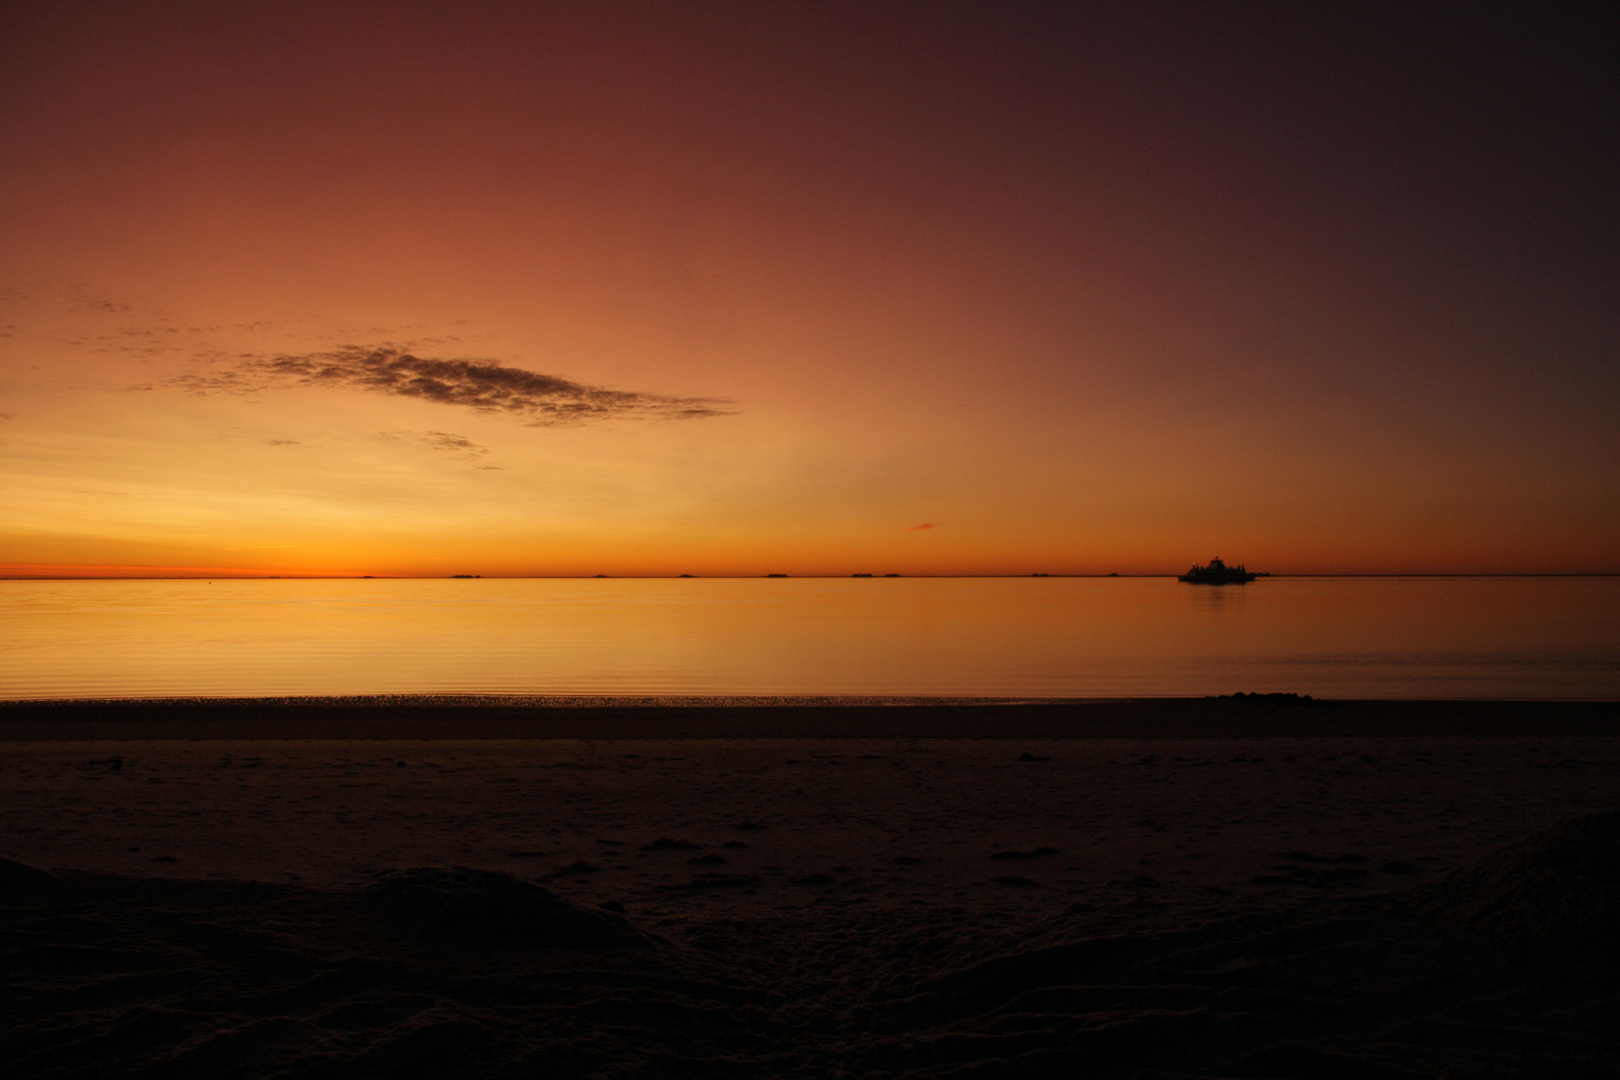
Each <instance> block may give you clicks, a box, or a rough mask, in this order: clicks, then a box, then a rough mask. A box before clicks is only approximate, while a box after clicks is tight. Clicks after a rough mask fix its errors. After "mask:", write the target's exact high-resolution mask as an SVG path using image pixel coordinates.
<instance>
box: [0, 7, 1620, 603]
mask: <svg viewBox="0 0 1620 1080" xmlns="http://www.w3.org/2000/svg"><path fill="white" fill-rule="evenodd" d="M1616 21H1617V20H1616V16H1615V15H1614V14H1613V10H1612V9H1608V8H1605V7H1603V6H1591V7H1584V6H1558V5H1553V4H1542V3H1538V4H1526V5H1493V4H1486V3H1470V4H1446V3H1432V4H1422V5H1412V4H1357V3H1344V4H1336V5H1314V4H1310V5H1307V4H1294V3H1282V4H1270V3H1218V4H1216V3H1210V4H1195V3H1170V4H1167V3H1117V4H1116V3H1095V4H1082V3H1063V4H1034V3H1016V2H997V3H967V4H951V3H944V2H940V3H927V4H920V3H851V4H840V3H809V4H796V3H772V2H765V0H749V2H742V3H705V2H683V3H648V4H628V3H612V2H590V3H564V4H545V3H517V4H503V3H499V2H489V3H480V4H475V5H452V4H442V3H407V2H397V3H365V2H348V3H343V2H339V3H331V2H322V3H308V4H302V3H277V4H259V5H236V4H231V5H221V4H211V3H200V2H199V3H134V2H132V3H95V2H86V3H74V4H61V3H29V2H13V3H8V4H6V5H3V6H0V146H3V147H4V148H5V150H4V152H3V153H0V417H3V418H0V575H9V576H39V575H44V576H50V575H80V574H86V575H119V574H130V575H166V574H168V575H197V574H205V575H211V576H212V575H219V576H224V575H227V574H232V573H237V574H257V573H268V574H374V575H390V574H405V575H446V574H454V573H477V574H482V575H484V576H498V575H571V574H597V573H605V574H610V575H638V574H648V575H661V574H679V573H692V574H696V575H732V574H734V575H751V574H763V573H773V572H776V573H789V574H796V575H797V574H835V575H846V574H850V573H862V572H874V573H887V572H897V573H905V574H1025V573H1033V572H1042V573H1053V574H1070V573H1075V574H1085V573H1110V572H1118V573H1165V572H1173V571H1180V570H1184V569H1185V568H1186V566H1187V565H1189V564H1190V563H1192V562H1193V561H1195V560H1196V561H1200V562H1201V561H1204V560H1205V559H1207V558H1209V557H1210V556H1212V555H1217V554H1219V555H1222V556H1224V557H1225V558H1227V559H1228V560H1229V561H1241V562H1246V563H1247V564H1248V565H1249V567H1250V568H1252V569H1266V570H1270V571H1273V572H1276V573H1521V572H1533V573H1566V572H1567V573H1588V572H1605V573H1614V572H1620V424H1617V423H1616V413H1617V407H1616V403H1617V402H1620V350H1617V346H1620V243H1617V240H1620V199H1617V198H1616V197H1615V192H1616V191H1620V108H1617V106H1620V78H1617V61H1616V60H1615V57H1616V56H1617V55H1620V51H1617V49H1616V44H1617V35H1616V33H1615V31H1616Z"/></svg>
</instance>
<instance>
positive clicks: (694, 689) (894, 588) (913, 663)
mask: <svg viewBox="0 0 1620 1080" xmlns="http://www.w3.org/2000/svg"><path fill="white" fill-rule="evenodd" d="M0 596H3V597H4V603H3V605H0V697H6V698H44V697H126V696H130V697H140V696H171V695H172V696H193V695H196V696H258V695H272V696H279V695H303V694H311V695H328V694H382V693H427V694H449V693H471V694H607V695H643V694H649V695H951V696H958V695H960V696H979V695H983V696H1012V697H1025V696H1027V697H1127V696H1128V697H1136V696H1197V695H1204V694H1217V693H1232V692H1235V691H1239V690H1244V691H1260V692H1288V691H1291V692H1297V693H1309V694H1315V695H1317V696H1328V697H1382V698H1402V697H1409V698H1485V697H1505V698H1609V699H1613V698H1620V579H1615V578H1271V579H1262V580H1260V581H1257V582H1255V583H1253V584H1250V585H1246V586H1224V587H1211V586H1196V585H1184V584H1181V583H1178V582H1176V581H1175V580H1174V579H1170V578H898V579H896V578H872V579H864V578H863V579H813V578H788V579H769V580H766V579H684V580H683V579H674V580H670V579H634V580H621V579H584V580H579V579H566V580H555V579H512V580H499V579H487V578H486V579H474V580H434V579H424V580H404V581H401V580H373V581H359V580H342V581H294V580H280V581H215V582H213V583H211V584H210V583H206V582H201V581H44V582H41V581H7V582H0Z"/></svg>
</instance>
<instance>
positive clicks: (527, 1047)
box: [0, 703, 1620, 1078]
mask: <svg viewBox="0 0 1620 1080" xmlns="http://www.w3.org/2000/svg"><path fill="white" fill-rule="evenodd" d="M1110 708H1111V709H1113V710H1115V711H1113V712H1110V713H1108V714H1107V715H1106V716H1099V715H1098V714H1090V717H1089V720H1088V718H1087V714H1085V713H1083V712H1082V713H1079V714H1073V713H1071V714H1070V717H1071V719H1070V723H1071V730H1072V731H1076V732H1078V733H1080V734H1085V732H1086V731H1087V730H1089V731H1090V732H1092V733H1093V735H1092V736H1091V737H1071V738H1058V737H1054V733H1053V732H1052V731H1051V730H1050V729H1049V726H1048V725H1051V724H1053V723H1055V722H1057V720H1058V719H1059V718H1058V717H1057V716H1056V714H1052V713H1048V714H1045V715H1040V716H1031V715H1029V714H1023V715H1020V714H1018V713H1017V711H1016V710H1014V711H1013V712H1011V713H1010V714H1009V713H1007V712H1006V710H1003V712H1002V713H1001V714H986V715H989V716H991V718H992V719H994V718H995V716H998V715H999V716H1001V717H1002V720H1001V722H1000V724H999V732H1000V733H1001V734H1003V735H1005V734H1006V733H1007V732H1008V731H1009V730H1012V731H1015V732H1016V731H1022V732H1024V733H1025V734H1021V735H1019V737H1016V738H1009V737H1002V738H947V739H940V738H920V737H910V731H909V730H908V729H907V728H906V727H905V725H915V724H917V723H919V722H920V720H922V719H925V717H923V716H922V715H921V714H918V713H909V714H906V715H903V716H901V715H896V716H893V717H892V718H890V719H884V718H883V717H882V716H877V717H873V718H868V719H867V720H866V724H867V727H868V728H869V729H871V728H878V727H879V723H880V722H881V723H887V724H890V725H891V727H890V728H889V730H888V732H887V733H886V732H884V731H882V730H881V729H880V730H877V731H875V732H874V734H876V735H884V734H889V735H893V734H894V733H895V731H896V730H898V731H899V732H900V735H899V736H898V737H873V738H866V739H862V738H851V737H847V736H848V735H849V734H850V732H849V731H848V730H847V728H846V727H840V725H847V724H849V723H850V722H851V716H850V715H849V714H838V715H836V716H834V717H833V720H834V722H833V723H830V724H829V723H822V725H821V726H822V728H823V730H832V731H833V732H835V733H836V734H838V735H840V736H843V737H838V738H785V737H781V735H782V732H783V730H784V725H785V726H786V730H791V728H792V725H794V724H799V725H801V726H802V725H804V724H805V722H806V721H805V717H806V716H808V715H809V714H804V713H800V714H798V715H797V717H795V716H793V715H787V716H782V715H777V714H780V713H782V712H783V710H775V712H774V713H771V714H770V715H769V716H766V719H767V720H768V721H769V724H770V725H777V726H776V727H774V728H771V727H769V726H768V725H765V724H762V725H759V726H758V727H756V729H755V730H756V731H757V730H759V729H760V727H764V728H765V729H766V730H768V731H771V732H772V733H773V737H768V738H742V737H739V738H729V739H725V738H717V739H702V738H667V737H665V738H633V737H628V736H626V735H625V732H623V731H620V732H619V733H618V734H620V735H621V736H625V737H620V738H616V739H592V740H587V739H578V738H550V739H515V738H505V739H468V738H413V739H405V740H376V739H353V738H348V739H343V738H327V739H306V740H287V739H278V740H264V739H259V740H255V739H249V738H242V737H241V736H243V735H248V734H252V732H251V731H250V730H244V729H243V728H241V727H240V725H239V723H238V722H239V721H240V718H241V717H242V715H243V713H242V712H240V711H237V712H234V713H233V712H230V711H229V710H226V711H225V712H223V713H221V712H219V710H217V709H216V710H215V713H214V714H211V715H212V716H213V719H212V720H211V721H210V722H212V723H214V724H215V725H216V726H215V728H214V729H213V730H211V731H207V730H204V731H201V733H202V734H211V735H213V736H214V738H211V739H200V740H194V741H193V740H175V739H167V740H162V739H158V740H154V739H151V738H145V737H136V738H127V739H109V738H107V731H106V730H103V729H97V728H94V725H98V724H99V725H108V724H112V725H115V727H114V729H113V733H114V734H124V735H131V736H150V735H152V734H154V732H153V731H152V730H151V729H150V728H149V727H148V728H146V729H142V728H140V727H139V726H131V725H132V724H162V723H169V724H182V725H183V724H185V723H191V724H192V725H193V727H192V728H191V733H192V734H197V733H198V731H199V729H198V728H197V727H196V726H195V725H196V724H198V723H200V722H202V720H203V719H206V718H205V717H202V716H201V714H197V713H192V714H191V715H190V717H189V719H188V718H187V717H186V716H185V715H177V714H184V713H185V709H184V708H179V709H177V710H175V711H174V712H171V713H170V714H169V715H167V717H166V716H165V715H164V714H162V713H161V711H159V712H152V711H150V710H148V711H147V712H145V713H142V714H141V715H139V716H134V717H132V716H131V714H129V713H128V712H124V713H119V712H118V711H117V710H107V709H103V710H101V711H100V712H97V711H96V710H94V709H88V710H87V709H86V708H83V707H81V709H80V711H79V712H78V713H77V714H75V715H74V716H68V715H66V714H64V713H63V712H61V711H57V712H55V713H51V712H50V710H45V711H44V712H41V711H40V710H37V709H25V710H22V711H21V712H13V713H11V714H9V715H10V719H9V720H8V719H6V717H5V716H3V715H0V738H3V737H4V733H5V732H7V731H8V730H9V732H10V733H11V734H12V735H13V736H15V735H18V734H21V735H23V736H25V738H24V739H23V740H21V741H10V742H5V741H0V837H3V845H4V846H3V848H0V852H3V854H5V855H8V856H10V857H11V858H12V859H14V860H16V862H14V863H4V864H0V934H3V938H4V940H3V944H0V952H3V957H4V958H3V962H0V969H3V970H4V971H5V972H6V974H5V977H4V991H3V993H4V998H3V1000H0V1015H3V1016H4V1017H5V1019H4V1020H3V1021H0V1026H3V1033H4V1042H3V1045H0V1073H3V1074H4V1075H6V1076H8V1077H9V1076H18V1077H32V1076H64V1077H66V1076H130V1075H150V1076H154V1077H156V1076H163V1077H186V1076H198V1077H215V1076H244V1077H258V1076H266V1077H269V1076H287V1077H293V1076H299V1077H302V1076H311V1077H314V1076H354V1077H369V1076H434V1077H441V1076H615V1077H616V1076H624V1077H633V1076H653V1077H658V1076H721V1075H737V1076H827V1077H834V1076H848V1077H891V1076H914V1077H944V1076H954V1077H968V1076H972V1077H1020V1076H1054V1077H1056V1076H1062V1077H1069V1076H1099V1077H1112V1076H1120V1077H1162V1076H1176V1077H1180V1076H1185V1077H1256V1078H1258V1077H1341V1076H1342V1077H1403V1076H1456V1077H1463V1076H1485V1077H1513V1076H1526V1077H1541V1076H1546V1077H1582V1076H1592V1077H1599V1076H1603V1077H1609V1076H1614V1075H1620V1035H1617V1034H1616V1033H1617V1032H1620V982H1617V980H1616V979H1615V977H1614V972H1615V971H1616V965H1620V738H1617V737H1616V736H1615V735H1613V734H1610V733H1609V732H1611V731H1613V730H1615V728H1614V709H1613V707H1612V706H1609V707H1585V708H1584V709H1582V708H1576V707H1569V708H1567V709H1564V710H1557V709H1553V710H1551V711H1548V709H1547V707H1545V706H1524V707H1506V706H1493V707H1490V708H1489V709H1487V708H1486V707H1484V706H1480V707H1447V706H1436V707H1434V708H1433V709H1432V710H1430V711H1428V712H1426V713H1425V712H1423V710H1422V708H1421V707H1418V706H1413V707H1411V709H1412V710H1415V711H1409V712H1407V713H1405V714H1401V713H1399V711H1398V710H1397V712H1396V713H1395V714H1394V715H1396V716H1397V717H1399V716H1400V715H1405V716H1406V717H1407V720H1408V724H1407V726H1408V728H1410V729H1413V730H1418V731H1420V732H1422V733H1421V734H1417V735H1410V736H1401V735H1395V734H1390V733H1388V732H1387V731H1384V730H1383V729H1382V728H1381V727H1379V726H1378V725H1387V724H1388V723H1389V722H1390V717H1391V715H1392V714H1391V712H1390V710H1389V709H1383V710H1382V711H1380V710H1379V709H1375V708H1372V707H1367V708H1365V709H1362V710H1361V712H1362V713H1365V714H1366V715H1361V716H1359V718H1358V710H1357V708H1350V707H1346V708H1344V709H1341V710H1331V709H1318V710H1305V709H1293V708H1289V709H1280V710H1279V709H1259V708H1252V707H1251V708H1249V709H1248V710H1247V711H1244V710H1243V709H1236V710H1235V711H1234V708H1233V707H1229V706H1220V707H1218V708H1216V707H1205V708H1206V711H1205V712H1204V713H1203V714H1202V716H1201V717H1200V714H1199V712H1198V709H1197V708H1196V707H1193V708H1190V709H1189V710H1186V711H1183V712H1181V713H1179V714H1177V713H1176V712H1175V709H1174V708H1173V707H1171V706H1168V705H1166V704H1165V703H1155V704H1153V705H1152V706H1149V707H1143V708H1142V709H1141V710H1140V711H1139V717H1140V719H1141V720H1142V725H1139V727H1140V726H1144V725H1146V726H1150V725H1152V724H1158V725H1160V728H1159V730H1158V731H1157V732H1155V733H1153V734H1152V735H1151V736H1150V737H1140V736H1138V737H1122V736H1121V735H1119V734H1117V733H1115V734H1110V733H1109V732H1110V731H1115V730H1116V729H1111V728H1109V727H1108V725H1110V724H1122V723H1128V722H1129V719H1130V708H1129V707H1128V706H1123V705H1120V706H1111V707H1110ZM1211 710H1213V711H1211ZM1492 710H1494V711H1492ZM284 711H285V710H284ZM671 711H672V710H664V711H663V713H661V714H654V715H652V716H651V717H648V716H640V717H632V718H630V720H627V721H623V722H624V723H635V724H641V725H644V726H645V725H649V724H652V725H654V727H653V728H651V729H648V730H652V731H653V732H654V733H660V732H662V733H668V732H670V731H671V728H670V726H669V725H670V724H677V725H679V724H682V723H684V724H686V725H687V727H686V728H685V730H687V731H692V730H693V729H694V726H697V727H701V726H702V725H705V724H710V723H716V722H723V723H731V724H737V723H740V722H741V721H739V720H738V719H737V717H736V716H735V715H733V716H731V717H730V718H726V717H721V718H720V719H719V720H712V719H704V718H700V717H697V716H696V714H691V715H688V716H686V717H674V718H671V717H670V716H669V715H668V713H669V712H671ZM765 712H766V713H770V710H766V711H765ZM890 712H891V713H893V712H894V710H890ZM0 713H4V710H0ZM273 713H274V710H271V713H264V714H261V715H260V716H259V718H258V719H259V720H260V721H261V722H264V721H266V718H268V719H269V720H274V719H275V717H274V715H272V714H273ZM832 713H836V710H832V711H831V712H830V713H829V715H832ZM1307 713H1309V717H1306V714H1307ZM1328 713H1331V714H1332V715H1333V717H1334V719H1331V720H1322V719H1321V717H1322V716H1323V715H1324V714H1328ZM1374 714H1376V715H1374ZM457 715H458V714H455V713H453V712H446V713H443V714H441V716H440V720H441V721H444V723H441V725H440V726H439V727H438V728H434V727H433V723H432V721H433V716H432V715H431V714H430V713H428V712H422V713H418V714H416V715H415V716H414V720H415V722H417V723H418V725H419V726H418V727H417V728H416V729H415V732H414V733H415V734H419V735H433V734H439V735H444V734H448V733H459V734H465V733H466V731H467V728H466V724H465V722H464V720H462V721H458V720H457V719H456V716H457ZM762 715H764V714H762ZM952 715H953V716H956V717H958V720H957V721H956V722H959V723H967V720H968V718H964V717H963V714H952ZM1289 715H1295V716H1298V717H1305V719H1301V720H1300V721H1299V723H1301V724H1303V723H1307V722H1308V723H1309V724H1311V725H1314V726H1312V727H1308V728H1306V729H1305V730H1307V731H1308V732H1311V733H1309V734H1297V733H1281V732H1279V731H1278V728H1279V726H1280V727H1282V728H1283V729H1284V731H1285V732H1286V731H1287V730H1288V717H1289ZM660 716H662V719H659V717H660ZM1075 716H1079V719H1080V722H1079V723H1077V722H1076V721H1075V720H1074V717H1075ZM1212 717H1213V718H1214V719H1217V720H1219V721H1220V722H1221V724H1222V725H1223V726H1224V729H1225V730H1227V731H1235V732H1237V734H1235V735H1227V736H1224V737H1213V736H1212V734H1211V732H1210V730H1209V728H1210V727H1211V724H1210V723H1208V721H1209V720H1210V719H1211V718H1212ZM1245 717H1248V718H1250V719H1248V720H1245ZM1413 717H1418V718H1419V719H1420V720H1421V721H1422V722H1413V721H1412V718H1413ZM233 718H234V719H233ZM1312 718H1314V719H1312ZM380 719H381V716H380V715H378V714H372V715H360V716H359V717H358V719H354V720H352V721H351V722H354V723H374V722H377V721H378V720H380ZM515 719H518V718H517V717H516V716H515V715H514V716H507V717H496V718H486V719H485V721H484V722H486V723H494V722H496V721H497V720H498V721H499V722H500V723H507V722H509V721H513V720H515ZM542 719H543V720H544V721H545V722H547V723H550V724H551V727H550V728H549V729H548V730H550V731H552V732H556V731H558V730H560V729H562V728H564V727H565V726H566V724H569V723H574V722H576V720H575V719H569V718H564V717H560V716H558V715H555V714H553V715H550V716H549V717H545V718H542ZM977 719H978V720H979V722H981V724H982V723H983V720H984V717H983V716H981V717H979V718H977ZM1200 719H1202V720H1203V721H1205V723H1203V725H1202V726H1203V727H1204V728H1205V730H1204V732H1203V733H1202V734H1201V735H1198V736H1196V737H1195V736H1194V735H1191V734H1188V733H1187V731H1186V728H1187V727H1189V726H1198V725H1197V722H1198V721H1199V720H1200ZM282 722H284V723H294V724H296V723H312V722H315V721H314V719H312V715H310V714H305V715H303V716H302V717H301V718H293V719H290V720H289V719H285V717H284V718H283V721H282ZM344 722H345V721H344V718H343V716H342V714H341V713H331V714H327V724H326V727H325V728H324V730H325V731H326V732H328V733H334V734H343V733H344V731H343V729H342V725H343V723H344ZM1087 722H1089V723H1090V725H1091V726H1090V728H1089V729H1087V728H1086V727H1085V724H1086V723H1087ZM8 723H11V724H13V725H14V726H12V727H10V728H9V729H8V728H7V724H8ZM53 723H54V724H56V725H58V726H57V727H55V728H53V729H51V730H50V731H47V732H45V734H57V735H58V736H59V738H58V739H56V740H54V741H38V740H39V736H40V732H39V731H37V730H36V729H35V728H33V727H29V726H28V725H39V724H53ZM67 723H71V724H79V725H91V727H88V728H86V727H80V728H76V729H69V728H64V727H62V726H61V725H63V724H67ZM658 723H661V724H663V725H664V726H663V727H662V728H657V727H656V724H658ZM120 724H121V725H123V726H116V725H120ZM221 724H223V725H224V727H223V728H222V727H220V726H219V725H221ZM446 724H448V726H446ZM1358 724H1359V725H1361V726H1360V727H1357V725H1358ZM1493 724H1494V725H1496V726H1495V727H1491V726H1490V725H1493ZM894 725H898V729H897V728H896V727H895V726H894ZM1020 725H1022V726H1021V727H1020ZM1175 725H1182V727H1181V728H1175ZM1335 725H1336V726H1335ZM984 726H986V727H991V728H992V730H995V727H994V726H993V725H988V724H986V725H984ZM1166 727H1170V728H1175V730H1176V731H1179V734H1171V733H1166V732H1165V731H1164V728H1166ZM1297 727H1298V725H1296V726H1295V729H1296V730H1297ZM1369 728H1371V731H1370V733H1369ZM1482 728H1483V729H1484V730H1488V731H1496V732H1498V733H1497V734H1464V733H1463V732H1464V731H1466V730H1470V729H1472V730H1476V731H1478V730H1480V729H1482ZM1099 732H1100V733H1099ZM170 733H171V734H172V732H170ZM349 733H350V734H352V733H353V732H352V731H351V732H349ZM508 734H509V733H508ZM798 734H801V735H805V734H814V732H807V731H803V730H800V731H799V732H798ZM221 735H224V736H236V737H234V738H232V737H225V738H221V737H219V736H221ZM34 868H41V869H38V870H36V869H34ZM45 870H49V871H51V872H49V873H47V872H44V871H45Z"/></svg>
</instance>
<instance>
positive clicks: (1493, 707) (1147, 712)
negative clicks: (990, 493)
mask: <svg viewBox="0 0 1620 1080" xmlns="http://www.w3.org/2000/svg"><path fill="white" fill-rule="evenodd" d="M1471 735H1477V736H1552V735H1570V736H1599V737H1604V736H1615V735H1620V702H1614V701H1501V700H1494V701H1493V700H1478V701H1472V700H1407V701H1397V700H1309V699H1293V700H1287V699H1283V700H1278V699H1267V698H1264V697H1249V698H1233V697H1203V698H1138V699H1129V700H1054V701H1048V700H1034V701H1031V700H1023V701H1017V700H1006V699H989V700H986V699H972V698H951V699H938V698H885V699H874V698H856V699H829V698H767V699H761V698H657V699H647V698H634V699H624V698H606V697H567V698H510V697H490V698H475V697H446V696H440V695H435V696H426V695H421V696H417V695H399V696H395V695H390V696H375V697H307V698H285V697H282V698H160V699H94V700H85V699H41V700H12V701H0V742H37V741H52V742H56V741H65V742H100V741H118V740H126V739H131V740H158V741H163V740H195V739H221V740H243V739H249V740H306V739H475V740H476V739H750V738H778V739H779V738H806V739H847V738H950V739H964V738H966V739H973V738H980V739H991V738H1057V739H1065V738H1074V739H1086V738H1142V739H1154V738H1163V739H1178V738H1220V737H1232V738H1257V737H1284V736H1286V737H1324V738H1342V737H1354V736H1379V737H1401V736H1471Z"/></svg>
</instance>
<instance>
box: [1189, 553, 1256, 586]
mask: <svg viewBox="0 0 1620 1080" xmlns="http://www.w3.org/2000/svg"><path fill="white" fill-rule="evenodd" d="M1259 576H1260V575H1259V574H1255V573H1250V572H1249V571H1248V570H1247V569H1245V568H1244V567H1243V566H1242V565H1241V564H1239V565H1237V566H1227V565H1226V564H1225V563H1224V562H1222V561H1221V557H1220V556H1219V555H1217V556H1215V558H1213V559H1211V560H1209V565H1208V566H1199V565H1198V564H1197V563H1193V566H1192V569H1191V570H1188V571H1187V572H1186V573H1185V574H1179V575H1177V577H1176V580H1177V581H1186V582H1191V583H1192V584H1194V585H1247V584H1248V583H1249V582H1251V581H1253V580H1254V579H1255V578H1257V577H1259Z"/></svg>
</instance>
